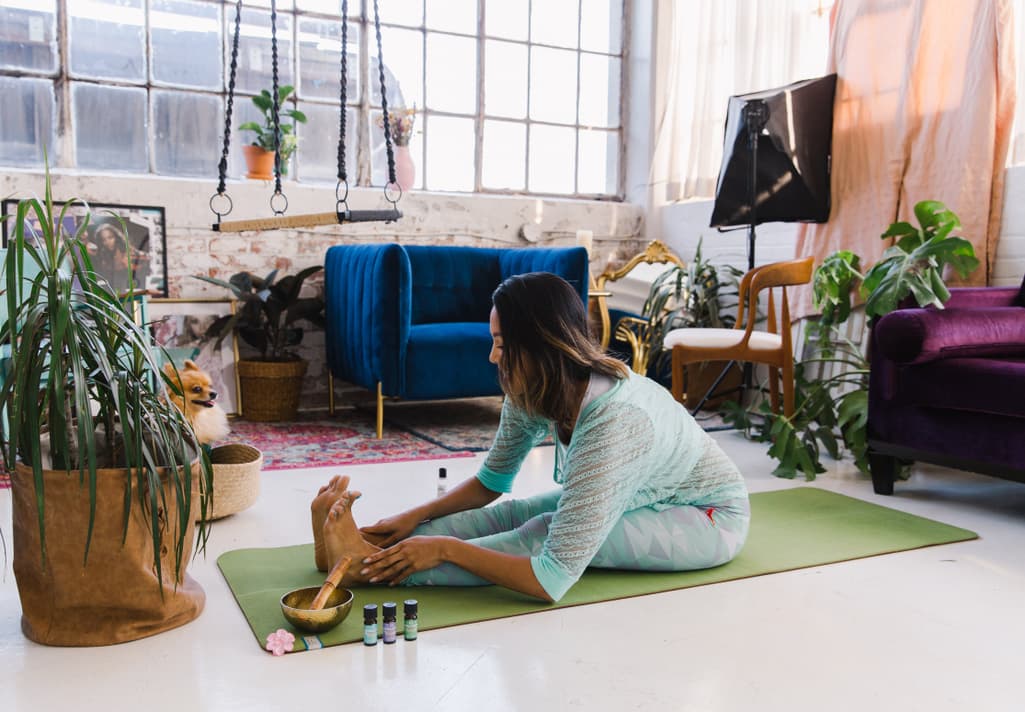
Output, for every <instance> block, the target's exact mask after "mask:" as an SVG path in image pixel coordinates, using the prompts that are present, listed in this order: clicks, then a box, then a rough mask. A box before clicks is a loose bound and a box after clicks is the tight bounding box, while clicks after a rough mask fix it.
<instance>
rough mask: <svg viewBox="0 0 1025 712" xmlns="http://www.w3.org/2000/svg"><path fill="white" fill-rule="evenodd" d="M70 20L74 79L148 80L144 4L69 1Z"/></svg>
mask: <svg viewBox="0 0 1025 712" xmlns="http://www.w3.org/2000/svg"><path fill="white" fill-rule="evenodd" d="M68 18H69V22H70V28H69V32H68V35H69V37H68V42H69V55H70V65H71V73H72V74H73V75H76V76H82V77H90V78H94V79H125V80H128V81H139V82H141V81H144V80H145V78H146V58H145V51H146V37H145V35H144V34H143V26H144V23H143V11H142V0H68ZM114 18H117V19H114Z"/></svg>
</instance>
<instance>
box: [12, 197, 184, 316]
mask: <svg viewBox="0 0 1025 712" xmlns="http://www.w3.org/2000/svg"><path fill="white" fill-rule="evenodd" d="M57 202H60V201H57ZM18 203H19V201H18V200H17V199H13V198H8V199H5V200H3V201H2V203H0V213H2V214H3V215H8V216H11V217H9V218H8V219H6V220H3V221H2V223H3V228H2V229H3V241H2V246H3V247H5V248H6V247H7V241H8V240H9V239H10V236H13V234H14V227H13V225H11V224H9V223H11V221H12V220H13V218H14V216H16V215H17V212H18V210H17V209H18ZM86 212H88V213H89V214H90V219H89V226H88V227H87V228H86V233H85V235H84V237H85V240H86V243H87V246H88V248H89V255H90V258H91V259H92V262H93V269H95V270H96V272H98V273H99V274H101V275H102V276H104V277H106V278H107V280H108V281H109V282H110V284H111V286H112V287H113V288H114V290H115V291H116V292H118V293H122V292H126V291H128V290H129V284H130V282H129V277H131V280H132V281H131V283H132V284H134V288H135V289H134V291H137V292H141V291H148V292H149V293H151V294H159V295H160V296H161V297H164V298H166V297H167V296H168V290H167V226H166V216H165V214H164V208H162V207H159V206H153V205H117V204H114V203H88V204H87V203H84V202H76V203H73V204H71V205H70V206H69V207H68V210H67V213H66V214H65V218H64V223H65V224H64V228H65V230H68V231H70V232H71V234H75V233H76V232H77V231H78V229H79V228H80V227H81V225H82V222H83V220H84V217H85V214H86ZM115 216H117V217H115ZM118 218H120V220H119V219H118ZM35 220H36V216H35V212H34V211H30V212H29V214H28V216H27V217H26V222H29V225H28V226H27V227H29V228H30V229H31V224H32V223H33V222H35ZM122 221H123V225H122ZM125 231H127V233H128V234H127V238H126V236H125V234H124V233H125ZM126 242H127V243H128V244H130V245H131V250H128V249H126ZM129 267H130V268H131V269H130V270H129Z"/></svg>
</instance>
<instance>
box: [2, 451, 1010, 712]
mask: <svg viewBox="0 0 1025 712" xmlns="http://www.w3.org/2000/svg"><path fill="white" fill-rule="evenodd" d="M716 437H717V439H718V440H719V441H720V442H721V443H722V444H723V445H724V447H725V448H726V449H727V451H728V452H729V453H730V454H731V455H732V456H733V457H734V459H735V460H736V461H737V462H738V463H739V464H740V465H741V469H742V470H743V471H744V473H745V474H746V476H747V479H748V483H749V486H750V489H751V490H752V491H761V490H769V489H779V488H785V487H795V486H802V485H805V483H803V482H801V481H796V482H791V481H786V480H779V479H776V478H774V477H773V476H772V475H771V471H772V467H773V465H772V463H771V461H770V460H769V459H768V458H767V457H766V456H765V455H764V446H763V445H758V444H753V443H749V442H746V441H744V440H743V439H742V438H741V437H740V436H739V435H738V434H736V433H732V432H727V433H719V434H717V435H716ZM551 458H552V449H551V448H539V449H538V450H537V451H535V453H533V454H532V455H531V457H530V459H529V461H528V463H527V465H526V467H525V469H524V472H523V473H522V474H521V476H520V478H519V479H518V481H517V484H516V489H515V491H514V493H513V494H514V496H519V495H527V494H532V493H534V492H537V491H541V490H544V489H547V488H548V487H549V486H550V483H551V480H550V472H551ZM478 461H479V458H473V459H450V460H446V461H444V462H443V463H440V464H444V465H445V466H447V467H448V470H449V473H450V479H451V480H454V481H459V480H460V479H461V478H464V477H469V476H471V475H472V474H473V472H474V471H475V467H476V464H477V462H478ZM438 464H439V463H438V462H418V463H400V464H388V465H376V466H364V467H352V468H346V469H347V471H348V473H349V474H350V475H351V476H352V478H353V481H354V483H355V486H357V487H359V488H360V489H362V490H363V492H364V493H365V496H364V497H363V499H362V500H360V502H359V504H358V505H357V510H356V511H357V515H358V519H360V521H365V522H368V521H370V520H372V519H375V518H377V517H378V516H380V515H383V514H385V513H388V512H390V511H393V510H396V509H398V508H401V507H404V506H407V505H409V504H412V503H414V502H416V501H419V500H421V499H423V498H426V497H430V496H433V494H434V491H435V482H436V480H435V477H436V472H437V466H438ZM335 471H336V470H334V469H330V470H329V469H319V470H316V469H311V470H302V471H298V470H294V471H278V472H266V473H264V476H263V477H264V479H263V492H262V495H261V497H260V500H259V502H258V503H257V504H256V506H254V507H253V508H252V509H250V510H248V511H246V512H243V513H241V514H238V515H235V516H233V517H230V518H228V519H225V520H222V521H220V522H218V523H217V524H215V527H214V530H213V534H212V536H211V539H210V547H209V549H208V553H207V556H206V558H205V559H199V560H197V561H196V562H194V563H193V565H192V567H191V569H190V571H191V573H192V575H193V576H194V577H195V578H196V579H197V580H199V582H200V583H201V584H202V585H203V587H204V588H205V589H206V593H207V604H206V610H205V611H204V613H203V615H202V616H201V617H200V618H199V619H198V620H197V621H195V622H193V623H190V624H188V625H186V626H184V627H182V628H179V629H177V630H174V631H170V632H168V633H164V634H162V635H159V636H156V637H153V638H149V639H146V640H140V641H136V642H133V643H127V644H124V645H118V646H112V647H106V648H48V647H44V646H40V645H36V644H34V643H31V642H29V641H27V640H26V639H25V638H24V637H23V636H22V634H21V632H20V628H19V616H20V604H19V602H18V597H17V591H16V587H15V583H14V578H13V574H12V573H11V571H10V564H9V563H8V566H7V569H6V571H5V572H4V575H3V577H2V580H0V709H2V710H18V711H21V710H25V711H29V710H31V711H33V712H36V711H48V710H58V709H73V710H76V711H77V712H86V711H88V710H106V711H110V710H113V711H117V710H131V709H145V710H154V711H155V710H175V711H176V712H184V711H186V710H235V709H238V710H246V711H247V712H254V711H256V710H288V709H300V708H306V709H316V710H322V711H326V710H330V709H338V710H403V711H407V710H473V711H474V712H476V711H477V710H486V711H487V712H500V711H502V710H567V709H590V710H628V709H631V710H632V709H637V710H664V711H669V710H745V711H746V710H788V711H793V710H813V709H814V710H819V709H827V710H831V711H832V710H866V709H871V710H929V711H930V712H937V711H939V710H958V711H961V710H987V711H989V710H1020V709H1023V706H1025V702H1023V695H1022V692H1021V690H1022V687H1021V675H1022V663H1023V662H1025V653H1023V651H1025V485H1020V484H1014V483H1008V482H1003V481H1001V480H995V479H990V478H985V477H981V476H976V475H970V474H967V473H960V472H954V471H948V470H941V469H939V468H924V467H920V468H918V469H917V470H916V472H915V474H914V476H913V478H912V480H911V481H910V482H907V483H898V485H897V494H896V496H894V497H889V498H886V497H877V496H875V495H874V494H873V493H872V487H871V484H870V482H869V481H868V480H867V479H866V478H864V477H863V476H861V475H859V474H858V473H857V472H855V471H853V468H852V467H850V466H849V465H847V464H840V465H837V466H835V467H834V469H833V470H831V471H830V472H829V473H827V474H825V475H823V476H820V478H819V479H818V480H817V481H816V482H814V483H810V484H809V485H807V486H812V487H821V488H825V489H829V490H833V491H837V492H842V493H844V494H849V495H853V496H855V497H860V498H862V499H866V500H870V501H875V502H880V503H883V504H886V505H888V506H891V507H894V508H897V509H903V510H907V511H909V512H913V513H916V514H920V515H923V516H927V517H932V518H936V519H940V520H942V521H945V522H948V523H951V524H956V525H959V526H963V527H967V528H969V529H973V530H975V531H977V532H978V533H979V534H980V536H981V538H980V539H979V540H977V541H972V542H967V543H963V544H953V545H948V546H940V547H933V548H927V549H921V550H917V551H911V552H906V553H900V554H891V555H888V556H879V557H874V558H870V559H862V560H859V561H852V562H848V563H842V564H835V565H830V566H823V567H820V568H812V569H805V570H801V571H795V572H791V573H783V574H775V575H771V576H763V577H759V578H753V579H747V580H741V581H734V582H729V583H723V584H717V585H712V586H705V587H700V588H694V589H688V590H683V591H676V592H671V593H664V594H658V595H654V596H644V597H640V598H635V599H629V600H623V601H615V602H611V603H606V604H599V605H592V606H582V607H578V608H570V609H566V610H558V611H552V612H548V613H539V614H534V615H528V616H521V617H517V618H512V619H505V620H497V621H490V622H485V623H480V624H475V625H468V626H460V627H455V628H448V629H442V630H434V631H426V632H424V633H422V634H421V636H420V638H419V640H417V641H416V642H414V643H407V642H404V641H402V640H399V642H398V643H397V644H395V645H389V646H385V645H377V646H376V647H372V648H370V647H365V646H363V645H359V644H353V645H344V646H339V647H334V648H328V649H325V650H320V651H316V652H305V653H299V654H293V655H288V656H285V657H281V658H276V657H272V656H271V655H270V654H268V653H266V652H263V651H262V650H261V649H260V648H259V647H257V644H256V642H255V638H254V637H253V635H252V634H251V632H250V631H249V628H248V626H247V624H246V622H245V620H244V618H243V617H242V614H241V612H240V611H239V609H238V607H237V606H236V604H235V601H234V599H233V598H232V596H231V593H230V592H229V590H228V588H227V586H226V584H225V582H224V580H223V578H222V577H221V575H220V573H219V571H218V570H217V568H216V559H217V556H218V555H219V554H220V553H221V552H224V551H228V550H231V549H236V548H241V547H254V546H278V545H286V544H295V543H301V542H305V541H309V540H310V539H311V537H310V533H309V531H308V521H309V517H308V502H309V499H310V497H311V496H312V494H313V493H314V492H315V490H316V488H317V486H318V485H319V484H321V483H322V482H323V481H325V480H326V479H327V478H328V476H329V475H330V474H332V473H334V472H335ZM0 526H2V527H3V531H4V536H5V537H6V540H7V542H8V553H10V551H9V546H10V541H11V538H10V537H11V530H10V492H9V491H2V492H0ZM425 615H427V612H425Z"/></svg>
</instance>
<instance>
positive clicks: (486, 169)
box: [481, 121, 527, 190]
mask: <svg viewBox="0 0 1025 712" xmlns="http://www.w3.org/2000/svg"><path fill="white" fill-rule="evenodd" d="M483 150H484V157H483V164H482V166H481V170H482V172H481V182H482V183H483V184H484V187H485V188H506V189H509V190H523V189H524V188H525V187H526V185H525V180H526V159H527V127H526V125H525V124H517V123H513V122H511V121H485V122H484V149H483Z"/></svg>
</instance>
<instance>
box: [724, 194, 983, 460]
mask: <svg viewBox="0 0 1025 712" xmlns="http://www.w3.org/2000/svg"><path fill="white" fill-rule="evenodd" d="M914 212H915V218H916V219H917V221H918V224H919V226H918V227H915V226H914V225H912V224H911V223H909V222H895V223H893V224H891V225H890V226H889V227H888V228H887V229H886V231H885V232H884V233H883V234H882V235H881V236H880V238H881V239H884V240H890V239H893V240H896V242H895V243H894V244H893V245H892V246H890V247H888V248H887V249H886V251H885V252H883V255H882V257H881V258H880V259H879V261H878V262H877V263H876V264H875V265H873V266H872V267H871V268H870V269H869V270H868V271H867V272H866V273H864V274H862V273H861V260H860V258H859V257H858V256H857V255H856V254H854V253H853V252H851V251H849V250H841V251H838V252H834V253H833V254H831V255H830V256H829V257H827V258H826V259H825V260H824V261H823V263H822V265H820V266H819V267H818V269H816V270H815V274H814V275H813V277H812V291H813V295H814V297H813V298H814V305H815V308H816V309H817V310H819V311H820V312H821V316H819V317H818V319H813V320H812V321H811V322H810V323H809V328H808V329H807V331H806V337H807V339H808V340H809V342H811V345H812V346H814V352H815V353H816V355H815V356H813V357H812V358H806V359H803V360H801V361H800V362H798V363H797V364H795V368H794V380H795V409H794V414H793V416H792V417H791V418H785V417H783V416H782V415H777V414H776V413H773V412H772V411H771V410H770V409H769V408H768V407H767V406H766V405H765V404H764V403H763V404H761V405H760V406H759V408H758V410H757V411H756V412H755V413H752V412H750V411H748V410H746V409H744V408H742V407H740V406H739V405H737V404H732V405H730V406H729V407H728V408H727V409H725V410H724V413H723V417H724V419H725V420H726V421H727V422H730V423H732V424H733V425H734V426H735V427H737V428H738V429H741V430H744V431H745V432H746V433H747V434H748V435H749V437H752V438H753V439H754V440H758V441H761V442H770V443H772V446H771V447H770V449H769V455H770V456H772V457H774V458H776V459H777V460H778V462H779V466H778V467H777V468H776V470H775V471H774V474H776V475H778V476H780V477H788V478H791V477H796V476H797V475H798V474H803V475H804V476H805V479H808V480H813V479H815V476H816V474H818V473H820V472H824V471H825V468H823V467H822V463H821V460H820V455H821V451H822V450H825V451H826V452H827V453H828V454H829V455H830V456H831V457H833V458H834V459H838V458H839V457H840V456H842V454H843V449H846V450H847V451H848V452H850V453H851V455H852V456H853V458H854V463H855V465H856V466H857V468H858V469H859V470H861V471H862V472H865V473H868V471H869V469H868V458H867V448H868V443H867V430H866V427H867V423H868V382H869V380H868V375H869V364H868V361H867V359H866V358H865V356H864V354H863V353H862V351H861V348H860V347H859V346H858V344H856V343H853V342H852V341H851V339H849V338H847V337H846V336H845V335H844V334H843V333H842V331H841V329H840V327H841V326H842V325H844V324H845V323H846V322H847V320H848V319H849V318H850V316H851V314H852V313H853V302H852V293H853V292H854V290H855V289H857V290H858V293H859V294H860V296H861V297H862V298H863V299H864V302H865V315H866V325H870V324H871V323H872V322H873V321H874V320H876V319H879V318H881V317H882V316H885V315H886V314H889V313H890V312H891V311H894V310H895V309H897V307H898V305H900V304H901V303H902V302H903V301H904V300H905V299H907V298H908V297H911V298H913V299H914V300H915V303H916V304H917V305H918V306H920V307H925V306H932V307H935V308H937V309H942V308H943V304H944V303H945V302H946V301H947V300H948V299H949V298H950V290H949V289H948V288H947V286H946V283H945V282H944V279H943V272H944V269H945V268H947V267H948V266H949V267H950V268H951V269H953V270H954V271H956V272H957V273H958V274H959V275H960V276H961V277H966V276H968V274H969V273H970V272H971V271H972V270H973V269H975V267H977V266H978V264H979V260H978V258H976V256H975V248H974V247H972V244H971V243H970V242H968V240H965V239H964V238H962V237H958V236H956V235H953V234H952V233H953V232H954V231H955V230H959V229H960V228H961V221H960V220H959V219H958V217H957V215H955V214H954V213H953V212H952V211H950V210H949V209H948V208H947V207H946V206H945V205H944V204H943V203H941V202H939V201H935V200H925V201H922V202H920V203H918V204H916V205H915V210H914ZM823 367H826V369H823ZM822 370H828V371H829V373H831V375H827V376H822V377H818V378H815V377H813V376H812V372H813V371H815V372H818V371H822Z"/></svg>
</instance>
